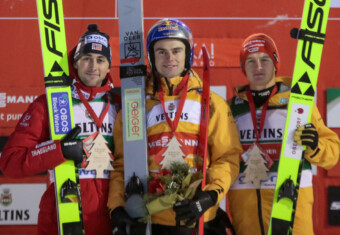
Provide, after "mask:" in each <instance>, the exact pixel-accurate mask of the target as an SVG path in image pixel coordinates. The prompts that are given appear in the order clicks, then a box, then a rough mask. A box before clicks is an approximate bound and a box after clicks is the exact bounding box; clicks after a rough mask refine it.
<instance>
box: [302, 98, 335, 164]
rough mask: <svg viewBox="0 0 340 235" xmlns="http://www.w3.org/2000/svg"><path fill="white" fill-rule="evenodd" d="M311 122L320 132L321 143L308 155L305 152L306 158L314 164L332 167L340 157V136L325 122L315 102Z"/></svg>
mask: <svg viewBox="0 0 340 235" xmlns="http://www.w3.org/2000/svg"><path fill="white" fill-rule="evenodd" d="M311 122H312V123H313V125H314V126H315V128H316V130H317V132H318V135H319V143H318V146H317V148H316V149H315V151H314V152H312V153H310V154H308V155H307V154H305V158H306V159H307V160H308V161H309V162H310V163H311V164H313V165H317V166H320V167H323V168H325V169H330V168H332V167H333V166H334V165H335V164H336V163H337V162H338V159H339V151H340V142H339V138H338V136H337V134H336V133H335V132H333V131H332V130H331V129H329V128H328V127H327V126H326V125H325V124H324V122H323V120H322V118H321V115H320V113H319V110H318V108H317V107H316V105H315V104H314V106H313V112H312V118H311Z"/></svg>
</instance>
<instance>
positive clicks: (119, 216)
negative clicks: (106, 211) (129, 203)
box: [111, 206, 137, 235]
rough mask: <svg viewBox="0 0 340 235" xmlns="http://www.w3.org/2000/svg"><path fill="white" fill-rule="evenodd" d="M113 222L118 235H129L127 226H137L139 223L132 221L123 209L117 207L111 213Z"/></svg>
mask: <svg viewBox="0 0 340 235" xmlns="http://www.w3.org/2000/svg"><path fill="white" fill-rule="evenodd" d="M111 221H112V224H113V226H114V227H116V228H117V230H118V233H115V234H117V235H127V232H126V226H127V225H130V226H133V225H137V221H135V220H134V219H132V218H131V217H130V216H129V215H128V213H127V212H126V211H125V209H124V208H123V207H121V206H120V207H117V208H116V209H114V210H113V211H112V212H111Z"/></svg>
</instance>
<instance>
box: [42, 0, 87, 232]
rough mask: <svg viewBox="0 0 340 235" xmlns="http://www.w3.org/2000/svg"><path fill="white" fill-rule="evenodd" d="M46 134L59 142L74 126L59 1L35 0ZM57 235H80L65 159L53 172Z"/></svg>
mask: <svg viewBox="0 0 340 235" xmlns="http://www.w3.org/2000/svg"><path fill="white" fill-rule="evenodd" d="M37 10H38V17H39V29H40V40H41V48H42V56H43V67H44V82H45V89H46V97H47V105H48V113H49V123H50V133H51V139H52V140H60V139H62V138H63V137H64V136H65V135H66V134H67V133H68V132H69V131H70V130H72V128H73V127H74V122H73V113H72V97H71V86H70V85H71V80H70V79H69V78H68V75H69V68H68V59H67V48H66V37H65V26H64V15H63V5H62V0H37ZM54 176H55V197H56V204H57V205H56V206H57V215H58V230H59V234H60V235H69V234H70V235H71V234H72V235H74V234H76V235H78V234H84V229H83V222H82V207H81V198H80V188H79V177H78V172H77V168H76V167H75V164H74V162H73V161H71V160H68V161H66V162H64V163H62V164H60V165H59V166H57V167H56V168H55V169H54Z"/></svg>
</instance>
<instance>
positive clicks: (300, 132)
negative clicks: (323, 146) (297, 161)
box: [294, 123, 319, 154]
mask: <svg viewBox="0 0 340 235" xmlns="http://www.w3.org/2000/svg"><path fill="white" fill-rule="evenodd" d="M294 141H295V142H296V143H297V144H298V145H306V153H307V154H309V153H312V152H313V151H314V150H315V149H316V147H317V146H318V143H319V134H318V132H317V130H316V128H315V127H314V125H313V124H312V123H308V124H305V125H303V126H299V127H298V128H297V130H296V131H295V133H294Z"/></svg>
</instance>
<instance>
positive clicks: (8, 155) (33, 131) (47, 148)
mask: <svg viewBox="0 0 340 235" xmlns="http://www.w3.org/2000/svg"><path fill="white" fill-rule="evenodd" d="M49 139H50V137H49V121H48V113H47V104H46V96H45V95H42V96H40V97H38V98H37V99H36V100H35V101H34V102H33V103H32V104H31V105H30V106H29V107H28V109H27V111H26V112H25V113H24V114H23V115H22V117H21V119H20V120H19V122H18V124H17V126H16V127H15V130H14V132H13V133H12V134H11V136H10V137H9V139H8V141H7V143H6V145H5V146H4V149H3V151H2V153H1V157H0V169H1V171H2V172H3V173H4V175H5V176H8V177H13V178H20V177H25V176H32V175H35V174H37V173H41V172H44V171H47V170H48V169H52V168H54V167H56V166H57V165H59V164H60V163H62V162H63V161H65V159H64V157H63V154H62V151H61V146H60V141H49Z"/></svg>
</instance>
